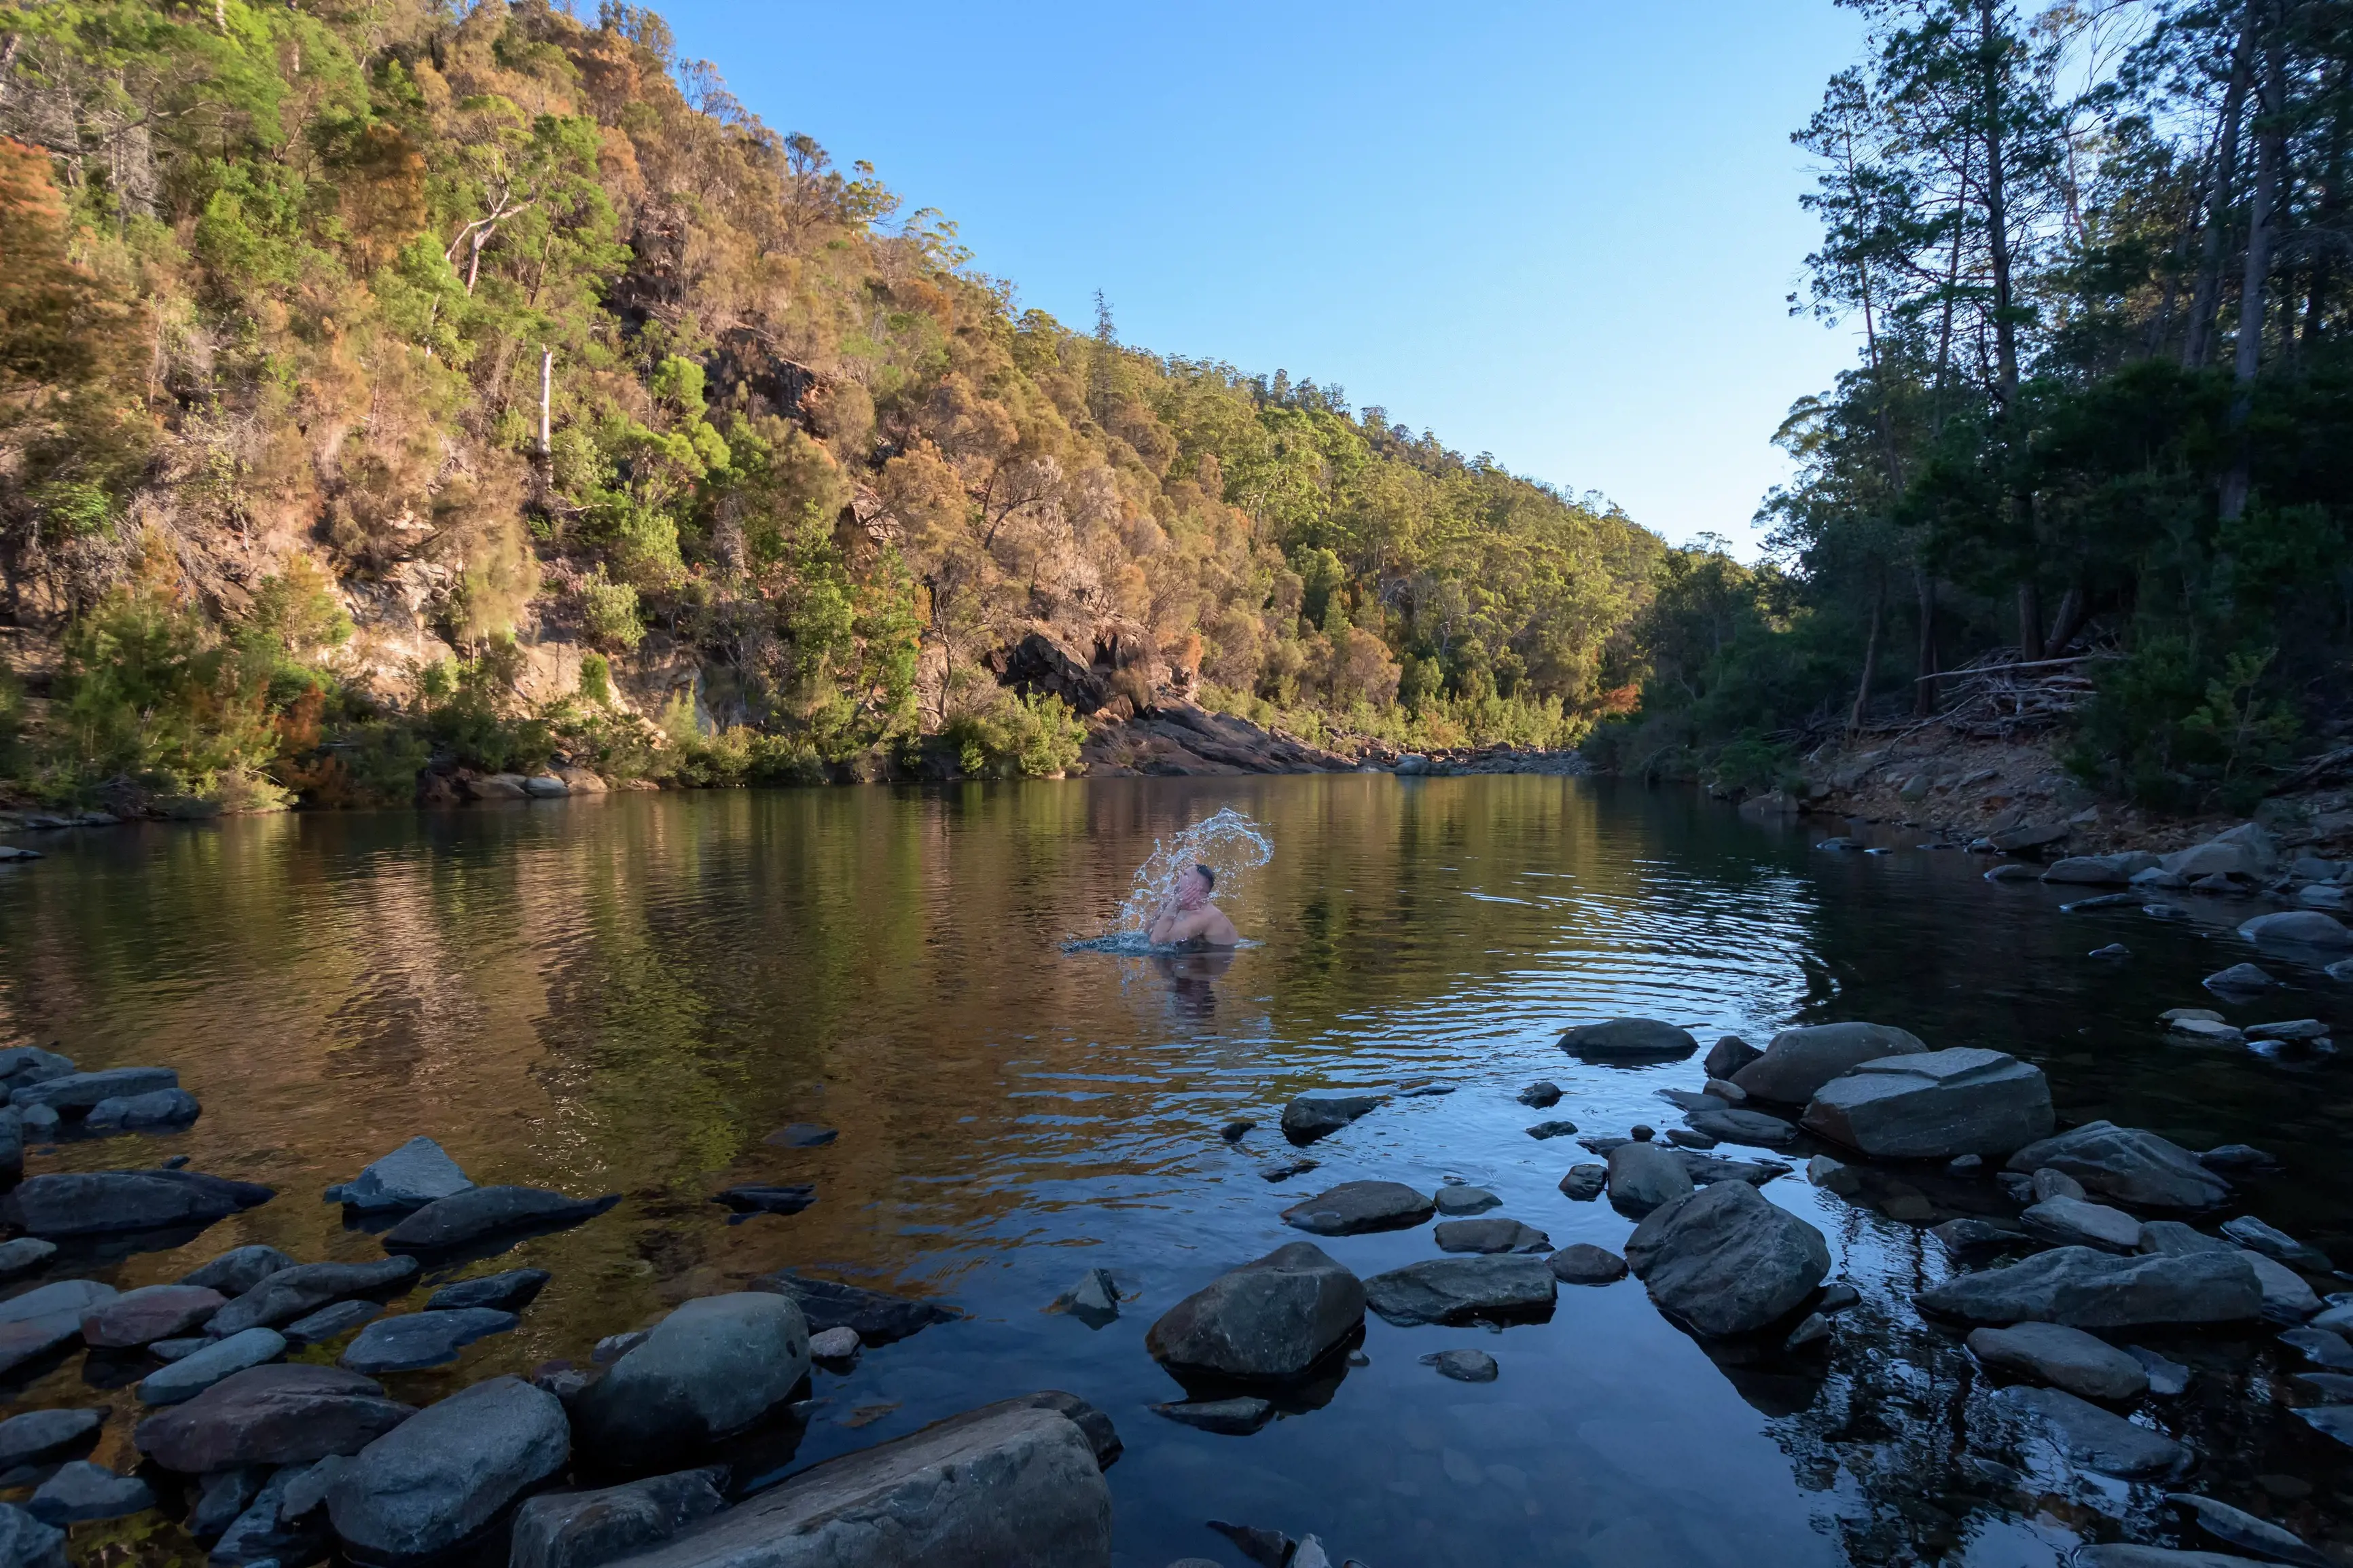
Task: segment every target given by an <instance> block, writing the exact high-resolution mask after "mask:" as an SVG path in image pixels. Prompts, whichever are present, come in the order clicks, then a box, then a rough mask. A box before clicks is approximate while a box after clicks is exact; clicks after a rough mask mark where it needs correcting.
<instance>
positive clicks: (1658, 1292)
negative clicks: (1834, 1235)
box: [1626, 1182, 1831, 1339]
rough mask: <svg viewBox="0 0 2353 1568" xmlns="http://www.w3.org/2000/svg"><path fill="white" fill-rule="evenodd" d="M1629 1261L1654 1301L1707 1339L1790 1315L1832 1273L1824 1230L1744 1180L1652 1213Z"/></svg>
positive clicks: (1632, 1243) (1639, 1229) (1630, 1246)
mask: <svg viewBox="0 0 2353 1568" xmlns="http://www.w3.org/2000/svg"><path fill="white" fill-rule="evenodd" d="M1626 1264H1627V1267H1628V1268H1631V1269H1632V1270H1633V1271H1634V1274H1635V1277H1636V1278H1638V1279H1641V1281H1642V1284H1643V1287H1644V1288H1645V1289H1648V1290H1649V1291H1650V1293H1651V1300H1652V1301H1653V1302H1655V1303H1656V1304H1657V1306H1658V1308H1659V1310H1661V1311H1663V1312H1665V1313H1667V1314H1668V1315H1669V1316H1670V1317H1672V1318H1674V1319H1676V1320H1678V1321H1681V1322H1683V1323H1685V1324H1687V1325H1688V1326H1689V1327H1690V1328H1691V1329H1692V1330H1693V1331H1694V1332H1697V1333H1700V1334H1703V1335H1705V1336H1707V1337H1709V1338H1711V1339H1724V1338H1729V1337H1731V1336H1734V1335H1737V1334H1746V1333H1753V1332H1755V1331H1757V1330H1759V1329H1762V1328H1764V1327H1765V1326H1767V1324H1769V1323H1772V1322H1774V1321H1777V1320H1778V1319H1781V1318H1784V1317H1787V1316H1788V1314H1789V1313H1790V1312H1791V1311H1793V1310H1796V1308H1797V1307H1798V1306H1799V1304H1800V1303H1802V1302H1803V1301H1804V1300H1806V1299H1807V1298H1808V1297H1810V1296H1811V1295H1812V1294H1813V1292H1814V1288H1815V1287H1816V1286H1818V1285H1820V1283H1821V1282H1822V1280H1823V1279H1824V1278H1825V1277H1827V1276H1828V1275H1829V1273H1830V1271H1831V1251H1830V1243H1829V1242H1828V1241H1827V1240H1825V1239H1824V1238H1823V1236H1822V1233H1821V1232H1820V1231H1819V1230H1817V1229H1815V1228H1814V1227H1813V1226H1810V1225H1809V1224H1807V1223H1806V1222H1805V1221H1804V1220H1802V1219H1799V1217H1798V1216H1797V1215H1793V1214H1791V1213H1790V1212H1789V1211H1788V1210H1787V1209H1785V1208H1782V1207H1780V1206H1779V1205H1777V1204H1774V1203H1772V1202H1771V1201H1770V1200H1768V1199H1767V1198H1766V1197H1765V1195H1764V1194H1761V1193H1759V1192H1758V1191H1757V1189H1756V1188H1755V1187H1752V1186H1750V1185H1749V1184H1747V1183H1746V1182H1718V1183H1716V1184H1715V1185H1714V1186H1711V1187H1706V1188H1704V1189H1702V1190H1701V1191H1699V1192H1697V1193H1694V1194H1692V1195H1691V1196H1689V1197H1686V1198H1683V1199H1681V1200H1680V1201H1678V1202H1676V1203H1673V1204H1671V1205H1665V1206H1662V1207H1661V1208H1658V1209H1656V1210H1653V1211H1652V1212H1651V1215H1650V1216H1649V1217H1648V1218H1646V1219H1645V1220H1643V1221H1642V1223H1641V1225H1639V1226H1635V1227H1634V1234H1633V1235H1632V1236H1631V1237H1628V1238H1627V1242H1626Z"/></svg>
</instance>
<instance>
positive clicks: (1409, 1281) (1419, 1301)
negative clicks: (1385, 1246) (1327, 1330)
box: [1364, 1255, 1556, 1327]
mask: <svg viewBox="0 0 2353 1568" xmlns="http://www.w3.org/2000/svg"><path fill="white" fill-rule="evenodd" d="M1364 1289H1365V1304H1366V1306H1369V1307H1370V1308H1372V1310H1374V1311H1376V1312H1378V1313H1379V1314H1380V1315H1381V1316H1382V1317H1383V1318H1385V1319H1387V1320H1388V1321H1389V1322H1392V1323H1395V1324H1398V1325H1399V1326H1401V1327H1403V1326H1409V1325H1412V1324H1415V1323H1458V1322H1463V1321H1469V1320H1470V1319H1472V1318H1513V1317H1525V1316H1530V1315H1535V1314H1539V1313H1544V1312H1548V1311H1550V1310H1552V1305H1553V1299H1554V1296H1555V1293H1556V1281H1555V1279H1554V1278H1553V1273H1552V1270H1551V1268H1548V1267H1546V1263H1545V1260H1544V1259H1543V1258H1530V1257H1526V1256H1525V1255H1512V1256H1503V1257H1492V1258H1431V1259H1430V1260H1428V1261H1426V1262H1421V1263H1409V1264H1408V1265H1406V1267H1404V1268H1392V1269H1390V1270H1389V1271H1388V1273H1386V1274H1376V1275H1375V1276H1373V1277H1372V1278H1371V1279H1367V1280H1366V1281H1365V1287H1364Z"/></svg>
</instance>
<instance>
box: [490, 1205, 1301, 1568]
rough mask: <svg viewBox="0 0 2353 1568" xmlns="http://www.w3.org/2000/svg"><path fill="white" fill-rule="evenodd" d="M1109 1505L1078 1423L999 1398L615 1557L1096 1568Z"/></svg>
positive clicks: (691, 1565) (660, 1566)
mask: <svg viewBox="0 0 2353 1568" xmlns="http://www.w3.org/2000/svg"><path fill="white" fill-rule="evenodd" d="M1294 1245H1301V1246H1303V1245H1305V1244H1304V1243H1297V1244H1294ZM1111 1512H1112V1507H1111V1491H1110V1489H1109V1488H1108V1487H1107V1486H1106V1485H1105V1484H1104V1481H1103V1472H1102V1468H1101V1466H1100V1464H1099V1463H1098V1462H1097V1459H1096V1457H1095V1450H1094V1447H1093V1446H1092V1444H1091V1443H1090V1442H1089V1440H1088V1437H1087V1435H1086V1433H1085V1432H1084V1431H1082V1429H1081V1427H1080V1426H1078V1425H1077V1424H1075V1423H1073V1422H1072V1421H1071V1418H1070V1417H1069V1416H1067V1415H1063V1414H1061V1413H1060V1411H1059V1410H1057V1409H1054V1408H1050V1407H1048V1406H1044V1405H1038V1404H1034V1403H1031V1402H1029V1401H1026V1400H1008V1401H1006V1402H1005V1403H1003V1404H1000V1405H985V1406H983V1407H982V1408H980V1409H978V1410H974V1411H969V1412H967V1413H966V1414H965V1415H957V1416H952V1417H950V1418H949V1419H948V1420H945V1421H942V1422H940V1423H938V1424H936V1425H934V1426H927V1427H925V1428H924V1429H923V1430H922V1431H920V1432H917V1433H915V1434H913V1436H906V1437H902V1438H900V1439H898V1440H897V1441H895V1442H891V1443H884V1444H882V1445H881V1446H880V1447H872V1448H866V1449H862V1450H860V1451H859V1452H857V1453H852V1454H846V1455H844V1456H842V1457H841V1458H837V1459H829V1460H827V1461H826V1462H824V1463H822V1464H819V1465H816V1466H814V1467H812V1468H808V1469H807V1470H804V1471H802V1472H801V1473H800V1474H798V1475H797V1476H795V1477H793V1478H792V1479H789V1480H787V1481H786V1482H784V1483H783V1484H782V1485H780V1486H776V1487H773V1488H771V1489H768V1490H766V1491H763V1492H760V1493H758V1494H757V1495H755V1496H754V1497H752V1498H751V1499H749V1500H746V1501H744V1502H743V1503H741V1504H738V1505H737V1506H736V1507H734V1508H732V1509H729V1510H726V1511H725V1512H723V1513H720V1514H717V1515H715V1516H713V1517H712V1518H710V1519H707V1520H704V1521H702V1522H701V1523H700V1524H697V1525H694V1526H692V1527H691V1528H690V1529H688V1530H687V1531H684V1532H682V1533H681V1534H679V1535H677V1536H675V1537H673V1538H671V1539H670V1541H668V1542H664V1543H663V1544H661V1545H659V1546H656V1547H654V1548H652V1549H651V1550H649V1551H644V1552H638V1553H635V1554H634V1555H632V1556H630V1557H629V1558H628V1560H627V1563H628V1568H723V1565H728V1564H735V1565H745V1564H753V1563H770V1564H779V1565H781V1564H784V1563H811V1564H816V1563H827V1564H837V1563H838V1564H843V1565H845V1568H847V1565H852V1564H859V1565H862V1564H875V1565H877V1568H880V1565H881V1564H883V1563H919V1562H920V1563H940V1564H948V1563H956V1564H964V1563H971V1564H976V1565H977V1564H984V1563H1004V1564H1008V1565H1010V1564H1016V1563H1037V1564H1046V1563H1052V1564H1056V1565H1057V1568H1063V1565H1067V1568H1108V1565H1109V1563H1110V1562H1111ZM517 1568H522V1565H521V1564H518V1565H517Z"/></svg>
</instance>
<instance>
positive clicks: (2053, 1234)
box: [2018, 1197, 2141, 1252]
mask: <svg viewBox="0 0 2353 1568" xmlns="http://www.w3.org/2000/svg"><path fill="white" fill-rule="evenodd" d="M2018 1223H2019V1224H2020V1225H2021V1226H2024V1227H2025V1229H2026V1233H2027V1234H2028V1235H2029V1236H2033V1237H2040V1238H2041V1239H2042V1240H2044V1241H2047V1242H2050V1243H2052V1244H2053V1245H2054V1246H2058V1247H2101V1248H2104V1249H2105V1250H2106V1251H2109V1252H2132V1251H2135V1250H2137V1249H2138V1247H2140V1238H2141V1222H2140V1221H2138V1220H2137V1219H2135V1218H2134V1217H2133V1216H2132V1215H2128V1214H2126V1213H2125V1211H2124V1210H2122V1209H2115V1208H2110V1207H2109V1206H2108V1205H2105V1204H2095V1203H2092V1202H2090V1201H2089V1200H2087V1199H2084V1198H2071V1197H2054V1198H2045V1199H2043V1200H2042V1202H2041V1203H2038V1204H2035V1205H2031V1206H2030V1207H2029V1208H2028V1209H2027V1210H2026V1212H2025V1213H2024V1214H2021V1215H2019V1216H2018Z"/></svg>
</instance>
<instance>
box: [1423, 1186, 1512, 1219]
mask: <svg viewBox="0 0 2353 1568" xmlns="http://www.w3.org/2000/svg"><path fill="white" fill-rule="evenodd" d="M1430 1201H1431V1202H1432V1203H1433V1204H1435V1205H1437V1208H1438V1212H1439V1213H1440V1214H1442V1215H1445V1216H1446V1217H1447V1218H1449V1219H1460V1218H1461V1217H1462V1216H1463V1215H1474V1214H1480V1213H1482V1212H1484V1211H1485V1210H1487V1209H1491V1208H1494V1207H1496V1206H1497V1205H1500V1204H1502V1203H1503V1201H1504V1200H1503V1199H1501V1198H1499V1197H1497V1196H1496V1195H1495V1194H1493V1193H1491V1192H1489V1191H1488V1190H1487V1189H1486V1188H1484V1187H1472V1186H1451V1187H1440V1188H1439V1189H1438V1191H1437V1192H1436V1193H1434V1194H1431V1198H1430Z"/></svg>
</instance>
